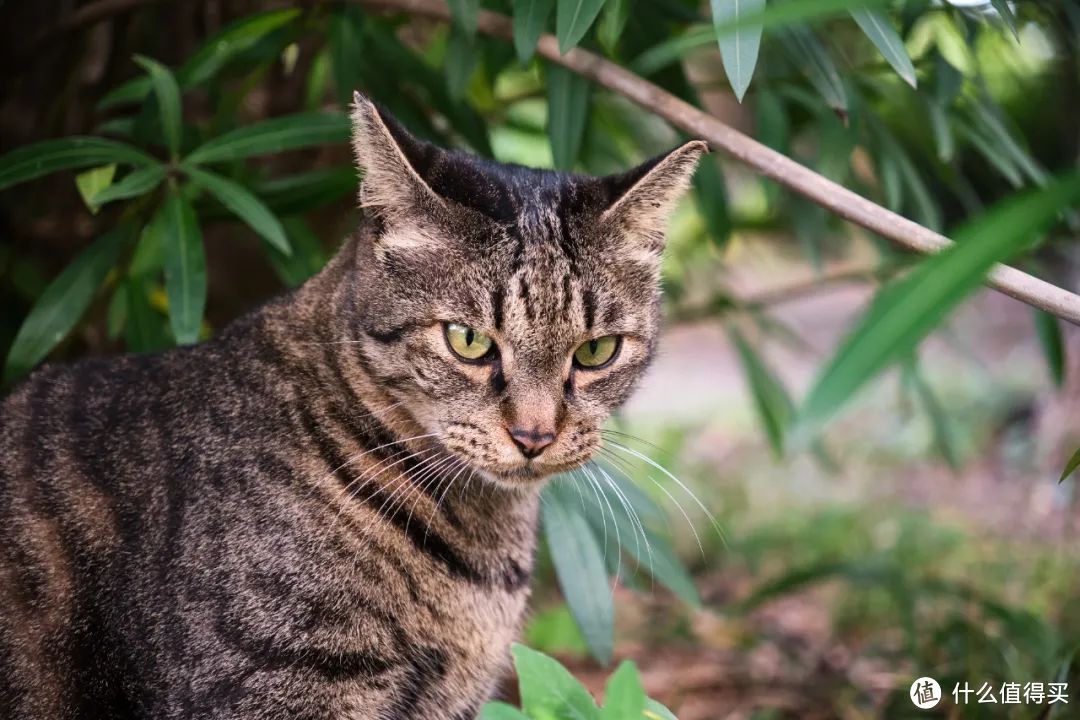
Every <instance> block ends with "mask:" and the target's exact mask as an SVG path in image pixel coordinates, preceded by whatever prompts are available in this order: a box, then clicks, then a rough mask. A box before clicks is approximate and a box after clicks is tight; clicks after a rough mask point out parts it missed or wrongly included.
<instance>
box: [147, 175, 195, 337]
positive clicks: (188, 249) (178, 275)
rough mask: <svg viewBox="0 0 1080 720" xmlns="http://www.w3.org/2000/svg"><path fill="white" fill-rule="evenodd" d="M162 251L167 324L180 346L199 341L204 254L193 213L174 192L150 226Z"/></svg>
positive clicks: (188, 204)
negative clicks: (168, 323)
mask: <svg viewBox="0 0 1080 720" xmlns="http://www.w3.org/2000/svg"><path fill="white" fill-rule="evenodd" d="M151 232H156V233H160V237H161V239H162V244H163V246H164V249H165V292H166V294H167V295H168V298H169V322H170V324H171V325H172V330H173V335H174V336H175V337H176V342H177V343H179V344H181V345H187V344H190V343H194V342H196V341H197V340H198V339H199V330H200V329H201V327H202V317H203V308H205V306H206V254H205V249H204V248H203V241H202V232H201V231H200V229H199V221H198V218H197V217H196V216H195V210H194V208H192V207H191V203H189V202H188V201H187V199H186V198H184V197H183V196H182V195H180V192H179V191H178V190H177V189H176V188H171V190H170V193H169V196H168V198H167V199H166V200H165V204H164V205H163V206H162V207H161V209H160V210H159V211H158V213H157V215H155V216H154V219H153V221H152V222H151Z"/></svg>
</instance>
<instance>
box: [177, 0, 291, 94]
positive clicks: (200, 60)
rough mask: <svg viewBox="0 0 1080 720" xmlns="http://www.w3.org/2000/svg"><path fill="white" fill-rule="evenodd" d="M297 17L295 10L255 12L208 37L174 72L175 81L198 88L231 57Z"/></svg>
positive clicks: (184, 85)
mask: <svg viewBox="0 0 1080 720" xmlns="http://www.w3.org/2000/svg"><path fill="white" fill-rule="evenodd" d="M299 16H300V10H299V9H298V8H290V9H286V10H271V11H269V12H263V13H256V14H254V15H248V16H245V17H243V18H241V19H239V20H237V21H236V22H234V23H232V24H230V25H228V26H226V27H225V28H223V29H222V30H221V32H219V33H216V34H215V35H213V36H212V37H210V38H208V39H207V40H206V41H205V42H204V43H203V44H202V46H201V47H200V48H199V49H198V50H196V51H195V53H194V54H193V55H192V56H191V59H190V60H188V61H187V62H185V63H184V65H183V67H181V68H180V70H178V71H177V73H176V74H177V79H178V80H179V82H180V84H181V86H183V87H193V86H195V85H201V84H202V83H204V82H206V81H207V80H209V79H210V78H212V77H214V76H215V75H217V73H218V71H220V70H221V68H223V67H224V66H225V65H226V64H227V63H228V62H229V61H230V60H232V59H233V58H234V57H236V56H237V55H239V54H240V53H242V52H244V51H246V50H249V49H250V48H252V47H253V46H254V45H255V44H256V43H257V42H259V41H260V40H262V39H263V38H264V37H266V36H267V35H268V34H270V33H271V32H273V31H274V30H277V29H278V28H280V27H282V26H284V25H287V24H288V23H290V22H292V21H293V20H295V19H296V18H298V17H299Z"/></svg>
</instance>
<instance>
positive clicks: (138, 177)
mask: <svg viewBox="0 0 1080 720" xmlns="http://www.w3.org/2000/svg"><path fill="white" fill-rule="evenodd" d="M167 174H168V169H167V168H166V167H165V166H164V165H151V166H150V167H144V168H138V169H136V170H132V171H131V172H129V173H128V174H127V175H125V176H124V177H123V178H121V179H120V180H119V181H117V182H115V183H113V184H112V185H109V186H108V187H107V188H105V189H104V190H102V191H100V192H98V193H95V194H94V203H96V204H97V205H98V206H99V207H100V206H101V205H104V204H105V203H109V202H112V201H114V200H127V199H128V198H133V197H138V196H140V195H145V194H146V193H148V192H150V191H151V190H153V189H154V188H156V187H157V186H158V185H160V184H161V181H162V180H164V179H165V176H166V175H167Z"/></svg>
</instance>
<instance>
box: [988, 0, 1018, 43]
mask: <svg viewBox="0 0 1080 720" xmlns="http://www.w3.org/2000/svg"><path fill="white" fill-rule="evenodd" d="M990 4H991V5H993V6H994V9H995V10H997V14H998V15H1000V16H1001V20H1002V22H1004V23H1005V25H1006V26H1008V28H1009V30H1011V31H1012V34H1013V37H1014V38H1016V39H1017V40H1019V39H1020V33H1019V32H1017V29H1016V13H1014V12H1013V9H1012V8H1011V7H1010V6H1009V0H990Z"/></svg>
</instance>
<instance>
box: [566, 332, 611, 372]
mask: <svg viewBox="0 0 1080 720" xmlns="http://www.w3.org/2000/svg"><path fill="white" fill-rule="evenodd" d="M620 340H621V339H620V338H619V336H618V335H605V336H604V337H599V338H596V339H594V340H587V341H585V342H583V343H581V345H578V349H577V350H575V351H574V364H575V365H577V366H578V367H581V368H588V369H590V370H595V369H596V368H599V367H603V366H604V365H607V364H608V363H609V362H611V359H612V358H614V357H615V353H617V352H618V351H619V343H620Z"/></svg>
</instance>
